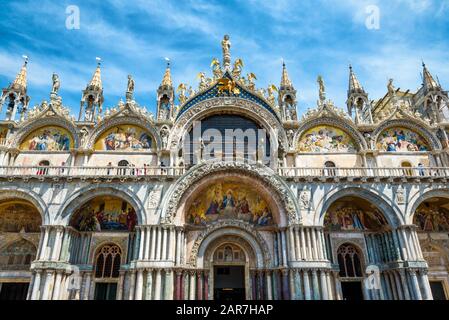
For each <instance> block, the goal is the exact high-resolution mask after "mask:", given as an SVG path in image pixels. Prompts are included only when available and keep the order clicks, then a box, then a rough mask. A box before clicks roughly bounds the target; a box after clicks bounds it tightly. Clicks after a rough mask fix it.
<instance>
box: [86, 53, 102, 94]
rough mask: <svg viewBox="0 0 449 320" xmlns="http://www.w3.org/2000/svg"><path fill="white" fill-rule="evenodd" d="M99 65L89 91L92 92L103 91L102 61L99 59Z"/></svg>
mask: <svg viewBox="0 0 449 320" xmlns="http://www.w3.org/2000/svg"><path fill="white" fill-rule="evenodd" d="M97 61H98V65H97V69H96V70H95V73H94V75H93V77H92V80H91V81H90V83H89V86H88V87H89V89H92V90H102V89H103V83H102V82H101V68H100V66H101V59H100V58H97Z"/></svg>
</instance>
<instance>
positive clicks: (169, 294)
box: [164, 269, 174, 300]
mask: <svg viewBox="0 0 449 320" xmlns="http://www.w3.org/2000/svg"><path fill="white" fill-rule="evenodd" d="M173 276H174V273H173V271H172V270H171V269H165V291H164V299H165V300H173Z"/></svg>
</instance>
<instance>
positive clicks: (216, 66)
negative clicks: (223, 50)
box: [210, 58, 223, 80]
mask: <svg viewBox="0 0 449 320" xmlns="http://www.w3.org/2000/svg"><path fill="white" fill-rule="evenodd" d="M210 67H211V68H212V73H213V74H214V80H217V79H220V78H221V77H222V76H223V71H222V70H221V66H220V61H218V59H217V58H214V59H213V60H212V62H211V64H210Z"/></svg>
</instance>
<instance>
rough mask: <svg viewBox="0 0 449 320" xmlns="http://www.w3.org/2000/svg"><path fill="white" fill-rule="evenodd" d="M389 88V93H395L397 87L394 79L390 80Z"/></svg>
mask: <svg viewBox="0 0 449 320" xmlns="http://www.w3.org/2000/svg"><path fill="white" fill-rule="evenodd" d="M387 88H388V93H390V94H393V93H394V91H395V90H396V88H395V87H394V85H393V79H390V80H388V85H387Z"/></svg>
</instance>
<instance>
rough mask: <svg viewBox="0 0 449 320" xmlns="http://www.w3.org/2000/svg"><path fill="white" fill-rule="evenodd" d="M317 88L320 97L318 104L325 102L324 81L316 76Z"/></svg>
mask: <svg viewBox="0 0 449 320" xmlns="http://www.w3.org/2000/svg"><path fill="white" fill-rule="evenodd" d="M317 81H318V87H319V95H320V103H323V102H324V101H326V88H325V86H324V80H323V77H322V76H318V80H317Z"/></svg>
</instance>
